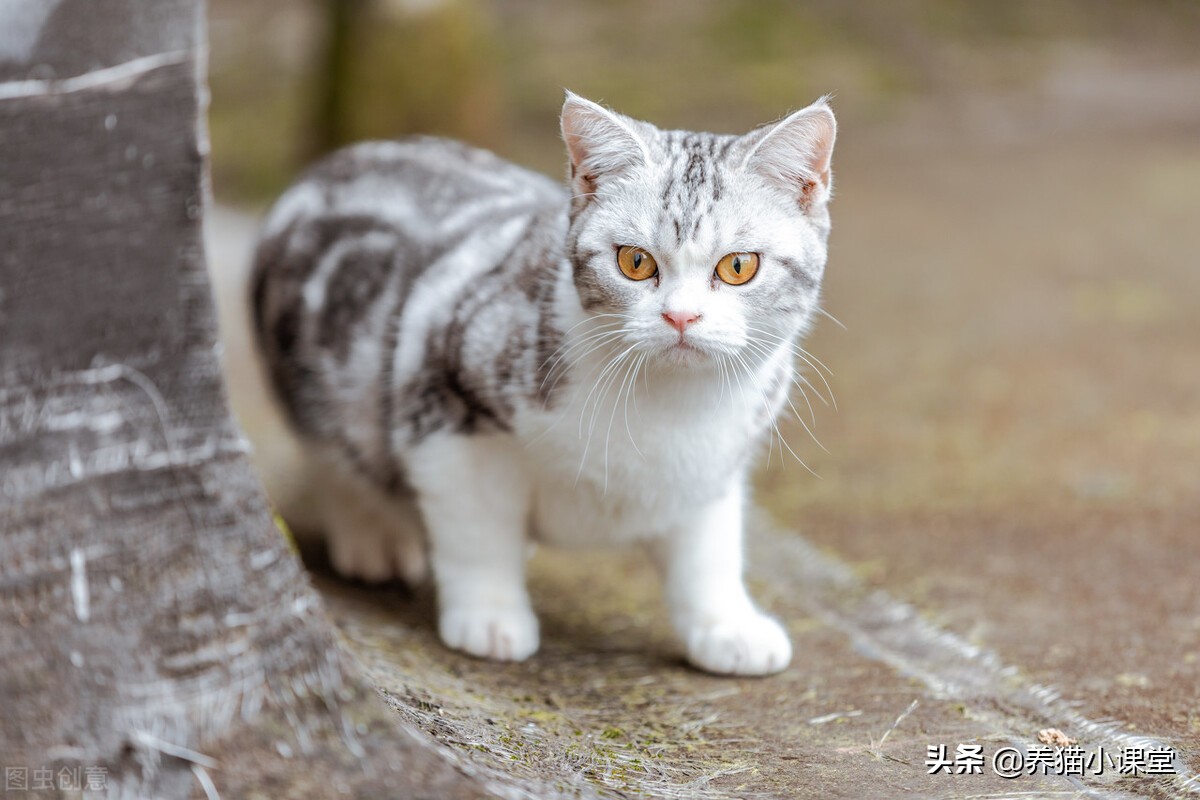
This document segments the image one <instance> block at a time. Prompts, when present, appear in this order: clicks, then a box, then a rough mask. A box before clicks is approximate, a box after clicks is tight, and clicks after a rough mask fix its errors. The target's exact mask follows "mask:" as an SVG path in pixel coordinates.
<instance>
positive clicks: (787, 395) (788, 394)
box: [751, 343, 829, 453]
mask: <svg viewBox="0 0 1200 800" xmlns="http://www.w3.org/2000/svg"><path fill="white" fill-rule="evenodd" d="M751 347H752V348H754V349H756V350H757V352H760V353H762V354H763V355H764V357H770V356H772V355H774V354H773V353H770V352H769V351H767V350H766V349H765V348H764V347H763V346H762V345H760V344H758V343H753V344H751ZM788 368H789V370H790V372H791V374H790V375H789V376H788V377H789V379H790V381H791V383H792V384H793V385H795V386H796V388H798V389H799V390H800V396H801V397H803V398H804V402H805V404H806V405H807V406H808V413H809V419H810V420H811V421H812V426H811V427H810V426H809V424H808V423H806V422H805V421H804V417H803V416H802V415H801V414H800V412H799V411H798V410H797V409H796V406H795V404H794V403H793V402H792V398H791V392H790V391H789V392H785V393H784V399H785V400H786V401H787V404H788V406H789V407H790V408H791V411H792V415H793V416H795V418H796V421H797V422H799V423H800V425H801V426H802V427H803V428H804V430H805V431H806V432H807V433H808V435H809V437H811V438H812V440H813V442H815V443H816V445H817V447H819V448H821V449H822V450H824V451H825V452H826V453H828V452H829V450H828V448H826V447H825V445H824V444H822V443H821V440H820V439H819V438H817V434H816V432H815V431H814V428H816V425H817V415H816V412H815V410H814V409H813V405H812V402H811V401H809V399H808V393H807V392H805V391H804V386H803V385H802V384H801V383H800V382H799V381H798V380H797V379H796V377H797V376H796V373H795V370H794V368H792V367H791V365H789V367H788ZM805 383H808V381H807V380H805ZM808 385H809V387H810V388H812V389H813V391H814V392H816V391H817V390H816V388H815V387H813V386H812V384H811V383H810V384H808ZM817 396H818V397H820V398H821V400H822V402H824V401H825V398H824V396H822V395H821V393H820V392H817ZM826 405H828V403H826Z"/></svg>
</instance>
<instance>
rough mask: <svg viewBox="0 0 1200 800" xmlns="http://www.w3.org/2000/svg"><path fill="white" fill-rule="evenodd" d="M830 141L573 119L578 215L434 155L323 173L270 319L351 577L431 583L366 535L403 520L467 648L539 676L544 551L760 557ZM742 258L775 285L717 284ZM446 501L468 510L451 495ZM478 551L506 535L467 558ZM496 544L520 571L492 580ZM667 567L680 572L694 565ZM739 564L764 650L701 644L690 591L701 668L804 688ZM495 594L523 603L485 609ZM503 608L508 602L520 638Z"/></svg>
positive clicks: (281, 204)
mask: <svg viewBox="0 0 1200 800" xmlns="http://www.w3.org/2000/svg"><path fill="white" fill-rule="evenodd" d="M833 131H834V128H833V117H832V114H831V113H829V110H828V108H827V106H825V105H824V103H823V102H820V103H818V104H815V105H814V106H811V107H809V108H808V109H805V110H804V111H802V112H798V113H797V114H794V115H792V116H791V117H788V118H787V119H785V120H783V121H782V122H780V123H777V124H775V125H772V126H767V127H764V128H761V129H758V130H756V131H753V132H751V133H750V134H747V135H745V136H721V135H715V134H703V133H691V132H683V131H661V130H658V129H657V128H654V127H653V126H651V125H649V124H648V123H644V122H640V121H637V120H633V119H630V118H628V117H623V116H620V115H618V114H615V113H613V112H610V111H608V110H606V109H603V108H601V107H599V106H596V105H594V104H592V103H590V102H589V101H586V100H583V99H582V98H578V97H576V96H574V95H569V96H568V99H567V103H566V105H565V106H564V111H563V133H564V138H565V140H566V143H567V150H568V156H569V161H570V173H569V178H570V179H569V188H570V191H567V190H564V188H563V187H561V186H560V185H558V184H556V183H555V182H553V181H550V180H548V179H546V178H544V177H542V176H540V175H537V174H534V173H531V172H529V171H527V170H524V169H522V168H520V167H517V166H515V165H512V164H509V163H507V162H504V161H502V160H500V159H499V158H497V157H496V156H494V155H492V154H490V153H487V152H484V151H481V150H477V149H474V148H471V147H468V146H465V145H462V144H457V143H453V142H448V141H444V140H439V139H432V138H418V139H411V140H406V141H397V142H372V143H366V144H361V145H358V146H355V147H351V148H349V149H346V150H344V151H341V152H339V153H337V154H335V155H333V156H331V157H330V158H328V159H327V160H325V161H324V162H322V163H320V164H318V165H317V166H316V167H314V168H313V169H312V170H310V171H309V172H308V173H307V174H306V175H305V176H303V177H302V178H301V179H300V180H299V181H298V182H297V183H296V185H294V186H293V187H292V188H291V189H289V190H288V191H287V193H285V194H284V195H283V197H281V198H280V200H279V201H278V203H277V204H276V206H275V208H274V209H273V210H272V212H271V213H270V215H269V217H268V219H267V221H266V223H265V226H264V229H263V232H262V236H261V239H260V244H259V248H258V252H257V256H256V265H255V272H254V283H253V298H252V304H253V313H254V320H255V327H256V330H257V334H258V339H259V343H260V345H261V350H262V354H263V356H264V360H265V363H266V365H267V368H268V371H269V373H270V376H271V379H272V381H273V383H274V386H275V388H276V390H277V392H278V395H279V397H280V399H281V401H282V405H283V407H284V408H285V410H286V414H287V417H288V420H289V422H290V423H291V426H292V428H293V429H294V430H295V431H296V433H297V435H298V436H299V438H300V439H301V440H302V441H303V442H304V443H305V446H306V447H307V448H308V449H309V452H311V453H312V454H313V458H314V460H317V461H320V463H321V464H322V465H323V467H322V470H323V471H324V473H325V474H324V479H325V481H324V482H325V483H327V484H341V485H344V486H346V487H348V489H347V491H342V492H340V493H336V494H335V495H334V496H332V497H331V499H329V500H328V502H327V504H326V505H327V506H328V507H329V511H328V513H327V514H326V515H325V518H324V519H323V520H322V521H321V522H320V524H322V525H323V526H324V527H326V528H330V529H332V530H329V531H328V535H329V536H330V538H331V549H332V550H333V552H334V555H335V559H334V560H335V565H337V566H339V568H342V569H343V571H345V572H348V573H351V574H359V575H361V576H366V577H388V576H389V575H391V574H402V575H408V576H411V575H413V574H414V571H413V570H412V569H407V568H406V567H405V565H404V564H400V563H396V562H397V558H398V557H397V556H395V555H394V554H392V553H391V549H392V548H391V546H390V545H388V544H387V541H389V540H390V539H394V538H398V537H403V536H404V535H405V534H404V533H403V532H398V531H397V530H396V526H395V525H392V524H390V523H380V524H379V525H378V527H380V530H379V531H378V532H364V530H363V529H364V528H369V527H372V525H375V523H370V524H368V523H364V522H363V519H364V517H363V515H362V514H361V513H358V511H361V509H362V508H366V507H368V506H369V507H371V508H372V509H375V512H377V513H375V512H372V513H373V516H371V515H368V516H371V518H372V519H375V520H376V522H378V520H380V519H390V518H393V517H394V518H396V519H399V518H401V517H403V518H404V519H406V520H407V521H408V522H407V523H406V525H407V527H408V528H410V529H411V528H413V527H414V526H415V527H416V528H420V529H424V530H425V531H427V533H428V535H429V537H430V539H431V540H432V541H431V544H432V545H433V547H432V557H433V567H434V573H435V577H436V578H437V580H438V588H439V599H440V602H441V606H442V612H441V613H442V622H441V627H442V634H443V638H445V639H446V640H447V642H448V643H449V644H451V645H452V646H456V647H460V648H461V649H465V650H467V651H468V652H474V653H476V654H482V655H490V656H493V657H502V658H503V657H509V658H518V657H524V656H525V655H528V653H529V652H532V647H536V620H534V619H533V618H532V616H531V615H530V614H529V612H528V608H527V598H526V597H525V595H524V589H523V586H520V575H521V571H520V568H519V566H514V565H513V564H515V563H516V562H514V561H513V560H512V559H511V558H510V555H511V550H512V546H514V545H513V542H516V541H518V540H523V539H524V537H525V535H526V533H527V531H526V528H527V527H528V530H529V532H532V533H533V534H534V535H537V536H538V537H539V538H542V539H545V540H549V541H556V542H564V543H581V544H603V543H613V542H622V541H632V540H647V541H651V542H657V543H659V544H660V545H662V548H660V549H664V550H665V551H667V552H668V553H669V552H670V551H671V544H670V543H671V542H672V541H675V540H676V539H677V538H678V537H679V536H682V535H683V533H681V531H684V530H689V531H694V530H698V529H704V528H705V527H706V526H708V527H711V526H713V525H716V522H714V521H713V520H718V519H720V520H723V524H724V525H725V527H732V530H731V531H730V532H729V533H728V534H722V535H721V536H724V537H725V538H721V539H720V542H722V544H720V546H721V547H726V546H728V544H729V543H728V542H727V541H726V538H729V537H732V541H733V542H734V544H733V546H734V548H735V549H737V546H738V545H737V542H740V515H741V502H742V501H741V495H742V492H741V489H740V487H741V485H742V484H743V483H744V480H745V475H746V473H747V471H748V469H749V467H750V464H751V456H752V454H753V451H754V449H755V443H756V442H758V441H760V440H761V439H762V438H763V434H764V433H765V432H766V431H767V430H769V428H770V427H771V426H772V425H773V424H774V418H775V415H776V414H777V413H778V411H779V408H780V406H781V405H782V404H784V403H785V401H786V396H787V393H788V387H789V386H790V385H791V384H792V377H793V358H792V349H791V348H792V346H793V344H794V342H795V340H796V339H797V337H798V336H799V335H800V334H801V333H802V332H803V331H804V330H806V329H807V327H808V325H809V324H810V321H811V318H812V315H813V313H814V311H815V309H816V304H817V299H818V291H819V287H820V282H821V277H822V274H823V271H824V263H825V252H826V245H825V242H826V238H827V236H828V232H829V217H828V211H827V208H826V203H827V200H828V197H829V192H830V188H831V187H830V177H829V154H830V152H831V150H832V146H833ZM622 245H631V246H637V247H642V248H645V249H646V250H647V251H648V252H650V253H653V255H654V258H655V259H656V261H657V263H658V267H659V272H658V274H657V275H656V276H655V277H654V278H652V279H650V280H646V281H640V282H635V281H631V280H629V279H628V278H626V277H625V276H624V275H623V274H621V272H620V271H619V269H618V268H617V263H616V251H617V248H618V247H620V246H622ZM730 252H754V253H758V254H759V255H760V258H761V266H760V269H759V273H758V274H756V275H755V277H754V278H753V279H751V280H750V281H749V282H747V283H745V284H743V285H739V286H732V285H726V284H724V283H722V282H721V281H719V280H718V279H717V277H716V275H715V273H714V266H715V264H716V262H717V261H718V260H719V259H720V258H721V257H722V256H723V255H725V254H726V253H730ZM683 311H687V312H688V313H691V314H693V315H694V316H696V319H697V321H696V323H695V324H694V325H692V326H691V327H690V328H689V329H688V330H687V331H678V330H677V329H676V328H674V327H672V326H671V325H668V324H664V319H667V317H666V316H664V315H666V314H668V313H669V312H670V313H674V312H683ZM631 401H632V403H633V412H632V414H631V411H630V402H631ZM618 414H620V419H621V425H620V427H619V428H618V429H617V433H616V435H614V434H613V429H614V425H615V422H616V420H617V419H618ZM598 426H599V427H600V428H601V429H602V430H603V433H604V435H603V441H602V442H601V441H600V439H601V437H600V435H599V434H598V433H597V427H598ZM622 429H623V431H622ZM439 465H440V466H439ZM489 465H490V466H489ZM489 470H491V471H489ZM448 484H453V485H454V487H455V490H456V492H457V493H458V494H457V495H455V497H456V498H458V499H454V498H451V497H449V496H446V497H444V498H443V495H444V487H445V486H447V485H448ZM500 486H503V487H505V490H504V491H503V492H499V490H498V489H497V488H496V487H500ZM322 491H328V486H326V487H325V488H324V489H323V490H322ZM498 492H499V493H498ZM439 498H443V499H444V501H445V504H444V505H442V500H441V499H439ZM484 498H490V499H488V500H486V502H485V500H484ZM350 507H352V508H350ZM705 509H708V510H707V511H705ZM350 511H355V514H356V515H355V514H351V515H350V516H352V517H353V522H347V521H346V520H347V519H349V517H348V516H347V514H349V513H350ZM462 514H466V516H465V517H464V516H461V515H462ZM471 514H474V516H471ZM697 514H700V515H701V516H699V517H698V516H697ZM503 519H510V520H511V521H510V522H508V523H505V524H501V522H500V521H498V520H503ZM414 520H416V522H414ZM464 527H467V528H479V529H481V530H482V529H487V530H492V529H495V530H494V531H493V532H492V533H489V534H488V535H487V536H484V537H483V538H481V539H475V540H472V541H473V544H472V545H471V547H469V548H468V547H466V546H465V545H464V546H460V545H461V542H460V541H459V539H461V538H462V537H463V536H464V535H465V534H463V533H462V529H463V528H464ZM347 528H349V529H352V530H340V529H347ZM513 528H519V530H517V531H516V532H514V531H513V530H512V529H513ZM409 533H411V530H410V531H409ZM418 533H420V531H418ZM696 535H700V534H696ZM712 535H713V536H714V537H717V536H718V533H716V532H714V533H713V534H712ZM355 537H359V538H361V537H375V538H376V539H378V540H380V541H382V542H383V544H382V545H378V546H377V545H375V544H373V545H372V546H371V548H368V549H369V550H370V552H372V553H383V555H382V556H381V558H382V561H381V563H382V564H383V566H382V568H380V567H379V566H378V565H377V564H370V563H365V562H369V561H370V560H371V559H370V558H369V557H368V556H365V555H363V553H366V552H367V551H366V550H362V551H361V552H360V553H359V555H358V556H354V557H351V556H346V557H344V558H342V559H341V563H339V558H338V557H337V554H338V552H339V551H338V547H339V546H343V547H349V545H345V544H343V545H339V544H338V540H339V539H345V540H346V541H350V540H355ZM389 537H390V538H389ZM714 541H716V540H715V539H714ZM499 542H505V543H506V544H504V545H501V544H499ZM697 546H700V545H697ZM380 548H382V549H380ZM489 548H493V549H495V552H493V553H491V556H490V557H494V558H495V559H498V560H499V561H501V562H504V563H509V566H508V567H506V569H508V573H509V574H507V575H503V574H500V573H499V572H497V573H496V574H495V575H492V574H488V573H487V572H486V570H484V568H483V567H480V566H479V565H478V564H474V566H472V563H473V562H472V559H476V560H478V558H482V555H481V554H482V553H484V552H485V551H488V550H489ZM503 548H506V549H503ZM401 549H403V551H404V552H405V553H407V554H408V556H405V557H411V554H412V552H413V548H412V547H411V546H406V547H404V548H401ZM347 552H348V551H347ZM664 558H665V559H666V561H667V562H668V569H667V572H668V574H670V573H671V570H670V568H669V563H670V562H671V561H672V559H673V558H675V557H673V556H671V555H669V554H668V555H665V556H664ZM688 558H690V556H684V555H680V556H679V557H678V558H677V559H675V560H682V561H683V562H686V561H687V560H688ZM356 559H357V561H356ZM376 560H378V559H376ZM399 560H403V559H402V558H401V559H399ZM518 561H519V559H518ZM732 561H733V562H734V563H736V565H739V566H738V567H737V569H738V572H737V574H736V575H735V576H733V577H731V576H729V575H713V576H709V577H708V580H710V581H711V582H713V586H716V587H717V589H720V591H716V594H717V595H718V596H724V597H726V601H727V602H726V605H727V606H728V607H729V608H730V609H733V611H730V613H731V614H733V613H735V612H736V614H740V615H741V617H740V618H739V625H742V623H745V624H744V625H742V627H744V628H745V629H746V630H750V631H757V634H756V635H758V636H759V638H761V639H763V640H764V641H766V642H767V644H763V642H757V643H751V644H749V645H748V644H747V643H745V642H735V643H733V644H730V642H728V641H726V639H728V636H729V635H733V634H727V633H723V634H721V635H722V636H724V637H725V638H720V637H718V641H716V643H714V642H713V641H710V639H711V636H709V638H708V639H705V638H704V637H701V640H695V639H696V636H697V635H698V634H697V633H696V631H697V630H699V629H698V628H697V627H696V626H697V625H701V623H700V622H699V621H697V620H699V619H700V618H701V617H703V619H710V618H711V617H712V613H710V611H705V612H704V614H701V615H700V616H697V615H698V614H699V611H698V610H697V609H698V608H699V607H700V606H704V607H705V608H707V606H706V605H705V603H707V602H708V601H704V602H701V601H700V600H697V597H696V591H698V590H692V589H689V588H688V585H687V584H688V581H687V580H683V581H682V585H681V586H678V587H675V588H674V589H672V588H671V581H672V579H670V578H669V579H668V584H669V587H668V600H669V601H670V602H671V603H672V611H673V615H674V617H675V621H676V627H677V628H678V629H679V631H680V635H681V636H682V637H683V638H684V641H685V644H686V646H687V648H688V651H689V656H690V657H691V658H692V660H693V661H694V662H695V663H697V664H698V665H700V666H702V667H704V668H707V669H712V670H713V671H717V672H731V671H732V672H751V673H753V672H764V671H771V670H774V669H778V668H781V667H782V665H783V664H785V663H786V660H787V658H786V655H787V654H786V653H785V652H784V651H785V650H787V651H788V652H790V649H789V648H787V646H786V638H782V639H781V636H782V634H781V633H780V632H779V631H778V630H776V629H777V628H778V626H777V625H775V623H774V622H773V621H771V620H769V619H768V618H765V617H762V616H761V614H760V613H759V612H757V611H756V610H754V609H753V606H752V605H751V604H750V602H749V600H748V598H747V597H746V596H745V593H744V589H742V588H741V577H740V556H738V557H736V558H733V559H732ZM510 562H511V563H510ZM409 566H411V565H409ZM368 573H369V574H368ZM467 574H470V575H471V576H472V577H471V580H470V581H466V579H465V578H464V577H463V576H464V575H467ZM694 577H695V580H697V581H700V583H701V584H703V581H704V578H703V576H694ZM493 578H495V580H496V582H497V586H502V589H497V588H495V587H493V589H495V590H494V591H491V592H490V594H488V599H487V601H486V603H485V602H483V601H478V597H477V595H478V586H479V585H480V584H481V582H482V583H485V584H486V583H487V582H488V581H490V580H492V579H493ZM713 586H709V587H708V589H707V590H706V591H709V593H710V594H711V593H712V591H715V589H714V588H713ZM455 587H458V588H455ZM722 592H724V594H722ZM497 597H499V598H502V599H503V602H500V601H497V599H496V598H497ZM464 598H466V599H464ZM470 598H476V600H470ZM476 601H478V602H476ZM473 603H474V605H473ZM497 603H499V607H501V608H502V610H503V607H504V606H505V604H506V603H507V604H508V605H510V606H511V608H509V609H508V610H507V611H505V612H504V614H507V616H504V615H503V614H502V615H501V616H502V617H503V618H501V619H497V618H495V614H496V613H500V612H496V611H494V609H495V608H496V607H497ZM523 604H525V605H523ZM697 604H699V605H697ZM476 606H479V607H478V608H476ZM485 606H490V607H492V608H493V611H492V612H488V611H487V608H486V607H485ZM489 613H490V614H491V616H489ZM718 616H720V615H718ZM531 620H532V622H531ZM764 620H765V622H764ZM485 622H486V625H485V624H484V623H485ZM768 623H769V624H768ZM705 624H707V623H705ZM481 625H483V626H484V627H483V628H480V626H481ZM747 626H748V627H747ZM772 626H774V627H772ZM701 627H703V626H701ZM709 627H711V625H710V626H709ZM481 630H482V631H483V633H480V631H481ZM722 630H724V629H722ZM497 631H499V633H497ZM530 631H532V634H531V633H530ZM704 631H707V633H706V634H705V635H706V636H708V635H709V634H711V633H712V631H711V630H709V629H708V628H704ZM747 635H750V634H747ZM497 636H499V638H497ZM693 640H695V641H693ZM781 641H782V644H780V642H781ZM497 642H500V644H497ZM734 645H736V646H737V647H741V648H742V649H743V650H746V648H747V647H749V652H750V655H749V656H747V659H748V660H747V661H745V662H744V663H740V664H735V665H731V664H730V663H729V660H728V658H727V657H726V656H725V655H722V652H723V650H728V648H729V647H731V646H734ZM756 647H757V648H758V650H755V648H756ZM758 651H763V652H758Z"/></svg>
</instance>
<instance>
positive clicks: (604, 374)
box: [575, 345, 637, 484]
mask: <svg viewBox="0 0 1200 800" xmlns="http://www.w3.org/2000/svg"><path fill="white" fill-rule="evenodd" d="M636 347H637V345H630V346H629V347H628V348H626V349H625V350H624V351H622V352H621V353H620V355H618V356H617V357H616V358H613V359H612V360H610V361H609V362H608V364H607V365H606V366H605V367H604V369H602V370H601V371H600V375H599V376H598V377H597V378H596V382H595V383H594V384H593V386H592V389H591V390H590V391H589V392H588V395H587V397H586V398H585V399H584V403H583V407H582V408H581V409H580V412H579V437H580V438H582V437H583V417H584V415H585V414H586V413H587V410H588V407H589V406H591V408H592V413H591V417H590V418H589V421H588V432H587V440H586V441H585V442H584V445H583V454H582V455H581V456H580V458H579V469H578V471H577V472H576V474H575V481H576V482H577V483H578V481H579V478H580V477H581V476H582V475H583V467H584V465H585V464H586V463H587V455H588V452H589V450H590V449H591V446H592V434H593V432H594V431H595V429H596V415H597V414H598V413H599V409H600V404H601V403H602V402H603V400H604V397H605V396H607V394H608V391H609V389H610V388H611V386H612V382H613V380H614V378H612V377H609V376H615V375H616V372H615V370H616V369H617V368H618V367H619V365H620V363H621V361H622V360H623V359H624V358H625V357H626V356H627V355H629V354H630V353H632V352H633V351H634V349H635V348H636ZM602 381H603V382H604V387H603V388H602V389H600V394H599V396H597V397H596V401H595V403H594V404H593V403H592V402H591V400H592V397H593V395H594V394H595V392H596V389H597V388H599V387H600V384H601V382H602ZM607 478H608V476H607V473H606V475H605V481H606V484H607Z"/></svg>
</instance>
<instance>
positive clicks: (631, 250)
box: [617, 245, 658, 281]
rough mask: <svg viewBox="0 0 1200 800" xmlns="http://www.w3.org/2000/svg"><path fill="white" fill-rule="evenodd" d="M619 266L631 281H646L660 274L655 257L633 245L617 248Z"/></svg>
mask: <svg viewBox="0 0 1200 800" xmlns="http://www.w3.org/2000/svg"><path fill="white" fill-rule="evenodd" d="M617 266H619V267H620V268H621V272H622V273H623V274H624V275H625V277H626V278H629V279H630V280H631V281H644V280H646V279H647V278H653V277H654V276H655V275H656V274H657V273H658V262H657V261H655V260H654V256H652V255H650V254H649V253H647V252H646V251H645V250H643V249H642V248H640V247H633V246H632V245H624V246H622V247H619V248H617Z"/></svg>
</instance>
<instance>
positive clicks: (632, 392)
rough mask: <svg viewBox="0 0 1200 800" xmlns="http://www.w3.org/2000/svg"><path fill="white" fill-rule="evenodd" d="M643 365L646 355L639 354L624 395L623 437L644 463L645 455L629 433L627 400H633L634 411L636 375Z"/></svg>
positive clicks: (631, 433)
mask: <svg viewBox="0 0 1200 800" xmlns="http://www.w3.org/2000/svg"><path fill="white" fill-rule="evenodd" d="M645 363H646V354H645V353H641V354H639V355H638V357H637V362H636V363H635V364H634V367H633V379H632V380H630V382H629V392H628V393H626V395H625V410H624V415H625V435H626V436H627V437H629V443H630V444H631V445H633V450H634V452H635V453H637V454H638V457H639V458H641V459H642V460H643V461H645V460H646V456H645V455H644V454H643V453H642V450H641V448H639V447H638V444H637V440H636V439H634V436H633V431H631V430H630V429H629V398H630V397H632V398H634V400H633V407H634V410H636V409H637V379H638V373H639V372H641V370H642V366H643V365H644V364H645Z"/></svg>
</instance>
